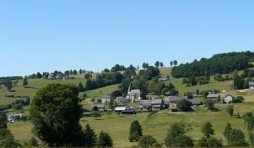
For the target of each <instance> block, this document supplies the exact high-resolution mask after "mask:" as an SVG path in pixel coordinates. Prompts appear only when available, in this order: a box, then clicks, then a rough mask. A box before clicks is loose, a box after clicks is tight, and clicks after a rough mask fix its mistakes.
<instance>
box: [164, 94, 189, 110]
mask: <svg viewBox="0 0 254 148" xmlns="http://www.w3.org/2000/svg"><path fill="white" fill-rule="evenodd" d="M183 99H185V100H187V96H182V97H180V96H169V97H168V98H165V100H167V101H168V103H169V109H171V110H172V111H173V110H176V109H177V108H176V103H177V102H178V101H180V100H183Z"/></svg>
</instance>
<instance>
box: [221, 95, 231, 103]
mask: <svg viewBox="0 0 254 148" xmlns="http://www.w3.org/2000/svg"><path fill="white" fill-rule="evenodd" d="M233 98H234V97H233V96H232V95H226V96H225V97H224V99H223V100H224V102H225V103H230V102H232V101H233Z"/></svg>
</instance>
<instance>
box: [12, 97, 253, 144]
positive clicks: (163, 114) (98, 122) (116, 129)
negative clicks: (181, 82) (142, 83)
mask: <svg viewBox="0 0 254 148" xmlns="http://www.w3.org/2000/svg"><path fill="white" fill-rule="evenodd" d="M253 105H254V102H252V103H250V102H248V103H243V104H236V105H235V114H237V113H240V114H241V115H242V114H243V113H245V112H248V111H254V108H253ZM216 107H217V108H218V110H219V111H217V112H211V111H208V110H207V109H206V108H205V107H202V106H201V107H198V108H195V110H196V111H194V112H191V113H171V112H169V110H163V111H160V112H157V113H154V114H151V115H149V113H138V114H137V116H133V115H124V116H122V117H121V116H118V115H117V114H115V113H114V114H112V115H110V116H109V117H108V116H107V115H103V116H102V117H101V118H98V119H94V118H92V117H83V118H81V120H80V124H81V125H82V126H83V127H84V126H85V125H86V124H87V123H88V124H90V126H91V127H92V128H93V129H94V130H95V132H96V133H97V134H99V132H100V131H105V132H107V133H109V134H110V136H111V137H112V139H113V140H114V146H115V147H131V146H133V145H136V144H137V143H130V142H129V141H128V133H129V127H130V124H131V122H132V121H134V120H138V121H139V122H140V123H141V125H142V129H143V134H145V135H147V134H149V135H153V136H154V137H155V138H156V139H157V140H158V141H159V142H160V143H163V142H164V139H165V137H166V134H167V130H168V129H169V127H170V125H171V124H173V123H174V122H180V121H182V122H185V123H187V124H190V125H191V126H192V129H193V130H191V131H190V132H189V133H188V135H189V136H191V137H192V138H193V139H194V140H195V141H197V140H198V139H200V138H201V137H202V133H201V127H202V125H203V123H204V122H206V121H210V122H211V123H212V125H213V128H214V129H215V133H216V134H215V137H216V138H222V140H223V143H224V144H226V140H225V138H224V136H223V134H222V133H223V130H224V128H225V126H226V123H231V124H232V126H233V128H238V129H242V130H243V131H244V133H245V135H246V137H248V136H247V132H246V129H245V128H244V122H243V119H238V118H236V117H235V116H233V117H229V115H228V113H227V112H226V108H227V105H216ZM8 127H9V128H10V130H11V131H12V133H13V134H14V136H15V138H16V139H17V140H19V141H20V142H21V143H23V142H26V141H28V140H29V139H30V138H31V136H32V134H31V128H32V124H31V123H30V122H17V123H9V124H8ZM246 140H247V139H246Z"/></svg>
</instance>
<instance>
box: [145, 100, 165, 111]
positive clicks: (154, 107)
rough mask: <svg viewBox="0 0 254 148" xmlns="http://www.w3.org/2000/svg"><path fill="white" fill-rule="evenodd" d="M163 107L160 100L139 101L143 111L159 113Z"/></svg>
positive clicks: (162, 102)
mask: <svg viewBox="0 0 254 148" xmlns="http://www.w3.org/2000/svg"><path fill="white" fill-rule="evenodd" d="M163 107H164V101H163V100H162V99H152V100H140V108H141V109H142V110H144V111H159V110H162V109H163Z"/></svg>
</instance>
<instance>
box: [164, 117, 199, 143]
mask: <svg viewBox="0 0 254 148" xmlns="http://www.w3.org/2000/svg"><path fill="white" fill-rule="evenodd" d="M190 130H191V127H190V126H189V125H186V124H185V123H183V122H176V123H174V124H172V125H171V126H170V128H169V130H168V133H167V137H166V138H165V140H164V141H165V142H164V143H165V145H166V146H168V147H193V146H194V144H193V140H192V139H191V137H189V136H187V135H186V133H187V132H188V131H190Z"/></svg>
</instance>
